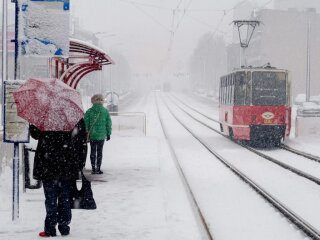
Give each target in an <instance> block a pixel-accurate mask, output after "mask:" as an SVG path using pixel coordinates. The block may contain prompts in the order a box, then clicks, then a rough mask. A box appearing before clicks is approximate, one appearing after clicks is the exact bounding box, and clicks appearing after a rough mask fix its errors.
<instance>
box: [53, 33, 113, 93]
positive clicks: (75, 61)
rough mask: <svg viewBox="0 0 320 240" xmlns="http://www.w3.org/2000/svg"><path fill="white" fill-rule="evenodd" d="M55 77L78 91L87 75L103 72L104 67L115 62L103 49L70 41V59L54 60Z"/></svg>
mask: <svg viewBox="0 0 320 240" xmlns="http://www.w3.org/2000/svg"><path fill="white" fill-rule="evenodd" d="M53 60H54V61H55V77H56V78H59V79H60V80H62V81H63V82H65V83H66V84H67V85H69V86H70V87H72V88H74V89H76V88H77V86H78V83H79V82H80V80H81V79H82V77H83V76H85V75H86V74H88V73H90V72H93V71H99V70H102V67H103V66H104V65H108V64H114V62H113V60H112V59H111V58H110V57H109V56H108V54H106V53H105V52H104V51H103V50H102V49H100V48H98V47H96V46H94V45H92V44H90V43H87V42H84V41H81V40H78V39H72V38H71V39H70V51H69V58H67V59H63V58H53Z"/></svg>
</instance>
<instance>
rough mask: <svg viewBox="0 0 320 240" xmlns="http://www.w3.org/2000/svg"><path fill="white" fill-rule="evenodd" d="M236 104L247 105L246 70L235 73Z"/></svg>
mask: <svg viewBox="0 0 320 240" xmlns="http://www.w3.org/2000/svg"><path fill="white" fill-rule="evenodd" d="M234 77H235V91H234V105H245V100H246V81H245V72H237V73H236V74H235V76H234Z"/></svg>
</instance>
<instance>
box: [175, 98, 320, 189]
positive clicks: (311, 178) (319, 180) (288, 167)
mask: <svg viewBox="0 0 320 240" xmlns="http://www.w3.org/2000/svg"><path fill="white" fill-rule="evenodd" d="M171 101H172V103H174V104H175V105H176V106H177V107H178V108H179V109H180V110H181V111H183V112H184V113H185V114H187V115H188V116H189V117H191V118H192V119H193V120H195V121H197V122H199V123H200V124H202V125H203V126H205V127H207V128H209V129H210V130H212V131H214V132H216V133H217V134H219V135H221V136H223V137H225V138H228V139H230V138H229V137H228V136H226V135H223V134H222V133H221V132H220V131H219V130H218V129H215V128H213V127H211V126H209V125H208V124H206V123H205V122H203V121H201V120H199V119H198V118H196V117H194V116H193V115H192V114H190V113H189V112H188V111H186V110H185V109H183V108H182V107H181V106H179V105H178V104H176V103H175V102H174V101H173V100H172V99H171ZM179 102H181V101H179ZM181 103H183V102H181ZM183 105H184V106H186V107H188V108H190V107H189V106H188V105H186V104H184V103H183ZM190 109H192V108H190ZM197 113H198V111H197ZM199 114H200V115H202V116H204V117H206V118H207V119H209V120H211V118H209V117H208V116H206V115H205V114H203V113H199ZM214 122H217V121H214ZM233 142H234V143H236V144H238V145H240V146H241V147H243V148H246V149H247V150H249V151H250V152H252V153H254V154H256V155H258V156H260V157H262V158H263V159H265V160H268V161H270V162H272V163H274V164H277V165H278V166H280V167H282V168H284V169H286V170H288V171H291V172H293V173H295V174H297V175H298V176H300V177H303V178H305V179H308V180H309V181H312V182H314V183H316V184H318V185H320V178H317V177H315V176H313V175H311V174H309V173H307V172H305V171H302V170H300V169H298V168H296V167H294V166H291V165H289V164H286V163H284V162H282V161H279V160H278V159H276V158H274V157H271V156H269V155H267V154H264V153H262V152H261V151H258V150H256V149H255V148H253V147H250V146H248V145H246V144H242V143H240V142H237V141H233Z"/></svg>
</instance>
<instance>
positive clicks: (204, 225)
mask: <svg viewBox="0 0 320 240" xmlns="http://www.w3.org/2000/svg"><path fill="white" fill-rule="evenodd" d="M156 106H157V113H158V118H159V121H160V123H161V127H162V131H163V133H164V136H165V137H166V140H167V142H168V146H169V148H170V152H171V156H172V158H173V160H174V164H175V166H176V168H177V171H178V173H179V176H180V178H181V180H182V182H183V184H184V186H185V190H186V193H187V195H188V198H189V200H190V203H191V205H192V207H193V210H194V214H195V216H196V218H197V219H199V220H200V222H201V226H199V227H200V228H201V230H202V231H201V232H202V235H203V237H204V238H205V239H209V240H213V239H214V238H213V234H212V233H211V231H210V228H209V224H208V223H207V222H206V220H205V217H204V216H203V214H202V212H201V209H200V207H199V204H198V202H197V200H196V198H195V196H194V193H193V191H192V189H191V186H190V184H189V182H188V180H187V177H186V175H185V174H184V171H183V169H182V167H181V165H180V162H179V160H178V157H177V155H176V153H175V151H174V148H173V146H172V143H171V141H170V138H169V135H168V133H167V130H166V128H165V126H164V121H163V119H162V117H161V114H160V110H159V104H158V98H157V95H156Z"/></svg>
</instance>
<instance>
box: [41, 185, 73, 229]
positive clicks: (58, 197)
mask: <svg viewBox="0 0 320 240" xmlns="http://www.w3.org/2000/svg"><path fill="white" fill-rule="evenodd" d="M43 189H44V195H45V198H46V200H45V205H46V212H47V215H46V219H45V222H44V230H45V232H46V233H48V234H49V235H55V234H56V225H57V223H58V229H59V231H60V232H61V234H64V235H67V234H68V233H69V231H70V227H69V226H68V225H69V224H70V222H71V217H72V216H71V205H70V180H43Z"/></svg>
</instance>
